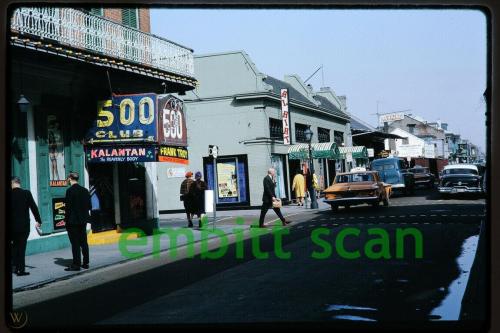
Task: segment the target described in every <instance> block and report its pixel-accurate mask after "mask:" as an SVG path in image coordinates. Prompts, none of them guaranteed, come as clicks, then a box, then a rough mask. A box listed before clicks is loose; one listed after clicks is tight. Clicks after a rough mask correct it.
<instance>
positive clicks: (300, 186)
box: [292, 169, 305, 206]
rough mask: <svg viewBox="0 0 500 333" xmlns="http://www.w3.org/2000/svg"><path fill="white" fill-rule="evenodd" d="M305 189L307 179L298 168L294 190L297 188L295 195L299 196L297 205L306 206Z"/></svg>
mask: <svg viewBox="0 0 500 333" xmlns="http://www.w3.org/2000/svg"><path fill="white" fill-rule="evenodd" d="M304 189H305V179H304V176H303V175H302V171H301V170H300V169H297V172H296V175H295V177H293V182H292V190H295V197H296V198H297V206H304V192H305V191H304Z"/></svg>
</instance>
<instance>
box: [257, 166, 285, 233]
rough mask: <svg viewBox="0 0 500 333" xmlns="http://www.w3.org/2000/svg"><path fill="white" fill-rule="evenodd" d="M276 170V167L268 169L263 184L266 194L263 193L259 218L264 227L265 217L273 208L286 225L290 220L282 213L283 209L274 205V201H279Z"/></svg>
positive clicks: (261, 226)
mask: <svg viewBox="0 0 500 333" xmlns="http://www.w3.org/2000/svg"><path fill="white" fill-rule="evenodd" d="M275 174H276V170H274V168H270V169H269V170H268V171H267V176H266V177H264V181H263V185H264V194H263V195H262V208H261V209H260V218H259V228H264V218H265V217H266V213H267V211H268V210H269V209H270V208H272V209H273V210H274V212H275V213H276V215H278V217H279V218H280V220H281V223H282V224H283V225H284V226H285V225H287V224H289V223H291V222H290V221H287V220H285V218H284V217H283V214H281V210H280V209H279V208H278V207H274V206H273V202H275V201H277V200H278V199H276V193H275V188H276V181H275V179H274V178H275Z"/></svg>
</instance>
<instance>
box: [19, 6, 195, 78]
mask: <svg viewBox="0 0 500 333" xmlns="http://www.w3.org/2000/svg"><path fill="white" fill-rule="evenodd" d="M10 27H11V32H12V34H13V36H14V38H17V37H19V38H23V36H29V37H32V38H36V39H38V40H39V42H42V43H56V44H58V45H59V46H62V47H65V46H66V47H69V48H70V49H76V50H82V51H85V52H91V53H93V54H96V55H98V56H101V57H104V58H106V61H108V60H107V58H110V59H112V60H111V61H113V62H114V60H115V59H116V60H123V61H125V62H127V63H134V64H138V65H140V66H146V67H149V68H150V69H152V70H158V71H162V72H168V73H172V74H177V75H181V76H183V77H187V78H194V60H193V51H192V50H190V49H188V48H185V47H183V46H180V45H178V44H176V43H173V42H171V41H168V40H166V39H163V38H160V37H157V36H154V35H151V34H148V33H145V32H142V31H139V30H137V29H133V28H129V27H127V26H124V25H121V24H118V23H115V22H113V21H110V20H108V19H106V18H103V17H100V16H96V15H93V14H90V13H87V12H85V11H81V10H77V9H72V8H51V7H22V8H18V9H16V10H15V11H14V13H13V16H12V18H11V26H10ZM192 82H193V83H194V82H195V81H192Z"/></svg>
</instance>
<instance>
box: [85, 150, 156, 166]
mask: <svg viewBox="0 0 500 333" xmlns="http://www.w3.org/2000/svg"><path fill="white" fill-rule="evenodd" d="M86 157H87V161H88V162H89V163H109V162H155V161H156V149H155V147H153V146H106V147H105V146H99V147H88V149H87V152H86Z"/></svg>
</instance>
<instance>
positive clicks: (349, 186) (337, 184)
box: [324, 171, 392, 211]
mask: <svg viewBox="0 0 500 333" xmlns="http://www.w3.org/2000/svg"><path fill="white" fill-rule="evenodd" d="M324 194H325V199H324V201H325V202H326V203H328V204H330V206H331V207H332V210H333V211H337V209H338V207H339V206H344V207H345V208H349V207H350V206H353V205H359V204H364V203H367V204H371V205H373V206H374V207H377V206H379V205H380V203H381V202H382V203H383V204H384V206H389V198H390V197H391V194H392V190H391V185H390V184H386V183H384V182H382V180H381V179H380V176H379V174H378V172H377V171H357V172H346V173H340V174H337V176H336V177H335V180H334V182H333V184H332V185H331V186H330V187H328V188H327V189H326V190H325V191H324Z"/></svg>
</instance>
